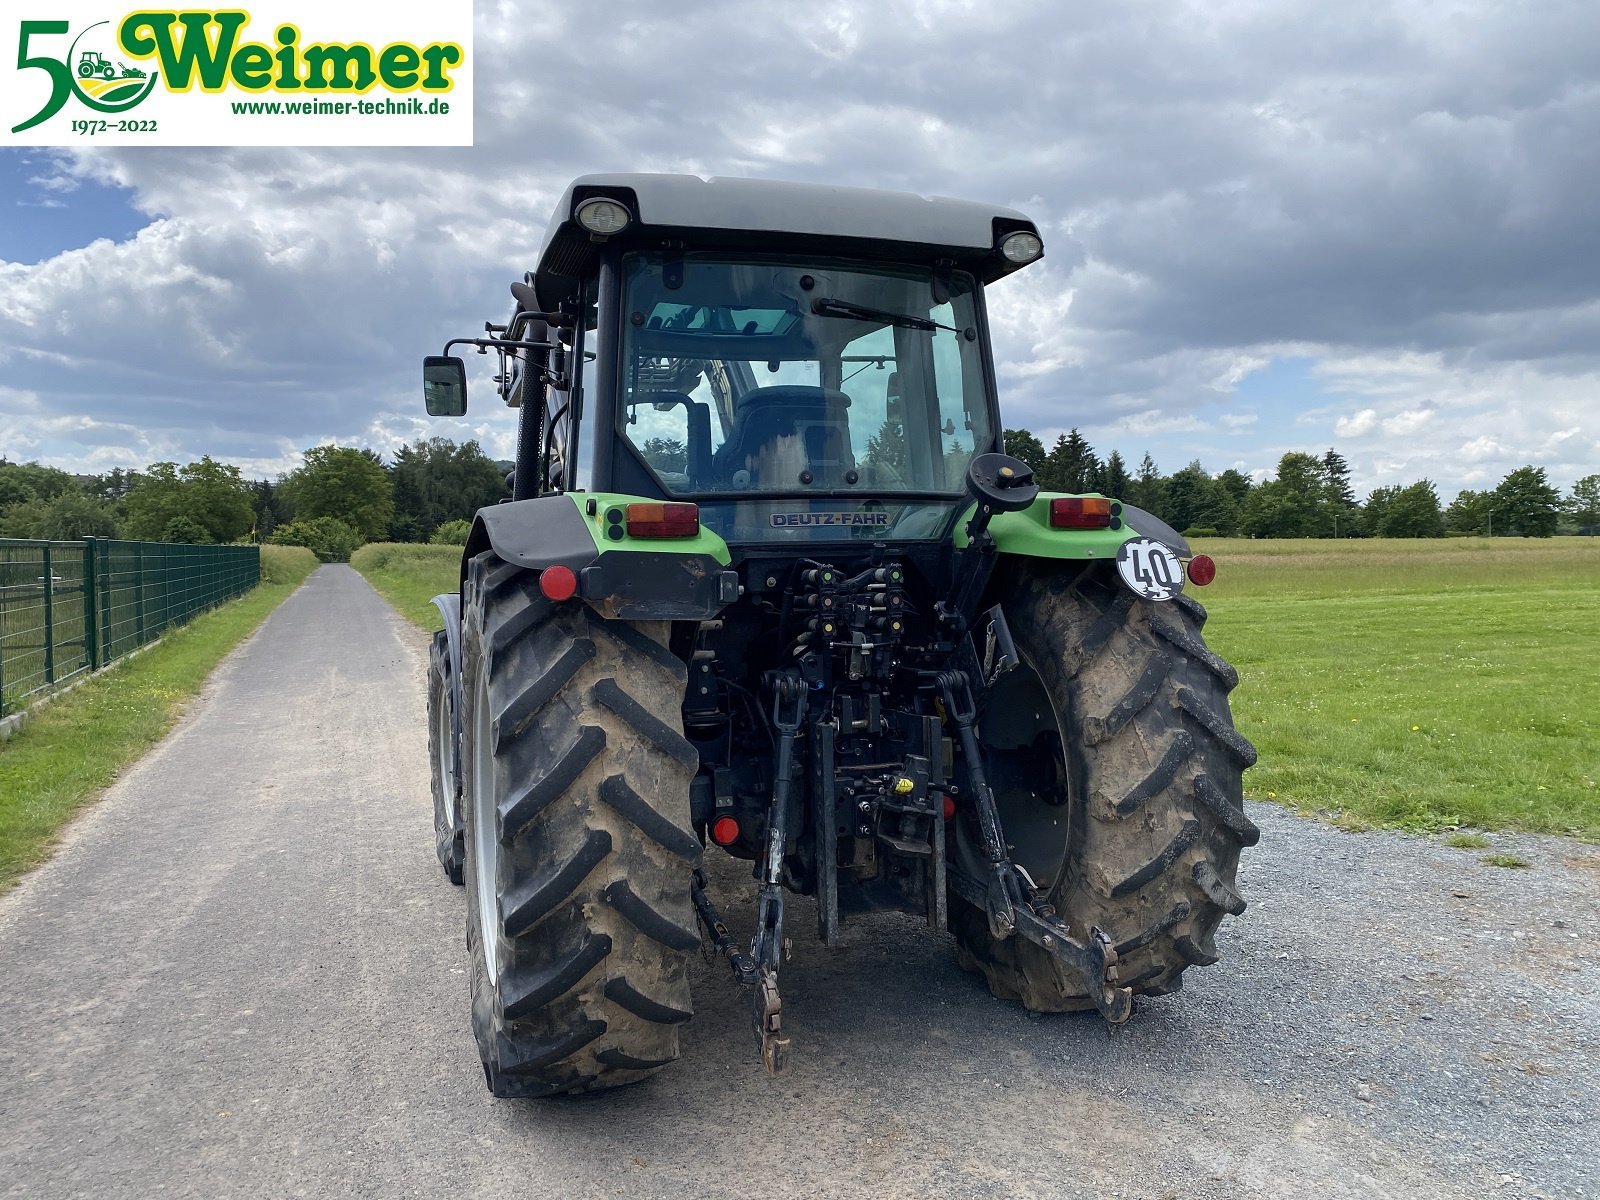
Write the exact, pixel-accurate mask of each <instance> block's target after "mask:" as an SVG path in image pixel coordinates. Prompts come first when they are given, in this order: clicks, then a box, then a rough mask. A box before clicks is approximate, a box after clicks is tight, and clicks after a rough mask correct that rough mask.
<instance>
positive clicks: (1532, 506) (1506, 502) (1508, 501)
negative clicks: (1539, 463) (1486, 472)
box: [1489, 466, 1561, 537]
mask: <svg viewBox="0 0 1600 1200" xmlns="http://www.w3.org/2000/svg"><path fill="white" fill-rule="evenodd" d="M1560 509H1561V493H1560V492H1558V491H1556V489H1555V488H1553V487H1551V486H1550V481H1549V480H1548V479H1546V478H1545V473H1544V468H1543V467H1534V466H1527V467H1518V468H1517V469H1516V470H1515V471H1512V472H1511V474H1509V475H1507V476H1506V477H1505V478H1504V479H1502V480H1501V481H1500V484H1499V486H1498V487H1496V488H1495V489H1494V493H1493V497H1492V499H1491V500H1490V502H1489V510H1490V515H1491V516H1492V517H1493V518H1494V528H1495V530H1496V531H1497V532H1499V533H1501V534H1510V533H1518V534H1521V535H1522V536H1523V537H1549V536H1551V535H1552V534H1553V533H1555V531H1556V522H1557V520H1558V518H1559V514H1560Z"/></svg>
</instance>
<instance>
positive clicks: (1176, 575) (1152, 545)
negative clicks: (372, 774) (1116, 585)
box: [1117, 538, 1183, 600]
mask: <svg viewBox="0 0 1600 1200" xmlns="http://www.w3.org/2000/svg"><path fill="white" fill-rule="evenodd" d="M1117 571H1118V573H1119V574H1121V576H1122V582H1123V583H1125V584H1127V585H1128V587H1129V588H1130V589H1131V590H1132V591H1133V592H1134V593H1136V594H1137V595H1140V596H1143V597H1144V598H1145V599H1146V600H1171V599H1172V598H1173V597H1174V596H1176V595H1177V594H1178V593H1179V592H1181V591H1183V563H1181V562H1180V561H1178V556H1177V555H1176V554H1174V553H1173V552H1172V549H1171V547H1169V546H1166V545H1163V544H1162V543H1161V542H1158V541H1156V540H1155V539H1154V538H1132V539H1130V540H1129V541H1126V542H1123V543H1122V546H1121V548H1120V549H1119V550H1118V551H1117Z"/></svg>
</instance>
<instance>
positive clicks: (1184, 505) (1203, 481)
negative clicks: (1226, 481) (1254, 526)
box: [1161, 459, 1239, 536]
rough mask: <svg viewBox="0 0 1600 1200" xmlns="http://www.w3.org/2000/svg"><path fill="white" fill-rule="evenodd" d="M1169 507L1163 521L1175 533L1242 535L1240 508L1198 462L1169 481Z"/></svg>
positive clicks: (1225, 489)
mask: <svg viewBox="0 0 1600 1200" xmlns="http://www.w3.org/2000/svg"><path fill="white" fill-rule="evenodd" d="M1166 487H1167V507H1166V509H1165V511H1163V512H1162V514H1161V516H1162V518H1163V519H1164V520H1165V521H1166V522H1167V523H1168V524H1169V525H1171V526H1172V527H1173V528H1174V529H1178V530H1183V529H1215V530H1216V531H1217V532H1218V533H1220V534H1223V535H1226V536H1232V535H1233V534H1234V533H1235V532H1237V531H1238V526H1239V506H1238V505H1237V504H1235V503H1234V502H1233V497H1232V496H1231V495H1230V494H1229V493H1228V489H1227V488H1225V487H1223V486H1222V485H1221V484H1220V483H1218V482H1217V481H1216V480H1215V479H1213V478H1211V476H1210V475H1207V474H1206V469H1205V468H1204V467H1202V466H1201V465H1200V460H1199V459H1195V460H1194V461H1193V462H1191V463H1190V464H1189V465H1188V466H1186V467H1184V468H1183V470H1181V471H1175V472H1174V473H1173V474H1171V475H1169V476H1168V477H1167V480H1166Z"/></svg>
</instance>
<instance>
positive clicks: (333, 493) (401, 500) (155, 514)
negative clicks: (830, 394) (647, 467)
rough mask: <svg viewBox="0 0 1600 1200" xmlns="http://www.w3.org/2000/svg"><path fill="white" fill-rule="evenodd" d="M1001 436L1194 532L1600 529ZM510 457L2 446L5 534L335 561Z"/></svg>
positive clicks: (437, 509)
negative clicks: (256, 467) (41, 454)
mask: <svg viewBox="0 0 1600 1200" xmlns="http://www.w3.org/2000/svg"><path fill="white" fill-rule="evenodd" d="M1005 447H1006V450H1007V452H1008V453H1010V454H1013V455H1015V456H1016V457H1018V458H1020V459H1022V460H1023V461H1024V462H1026V463H1027V464H1028V465H1029V466H1030V467H1031V468H1032V469H1033V471H1034V474H1035V476H1036V478H1037V479H1038V480H1039V483H1040V485H1041V486H1042V487H1044V488H1046V489H1047V490H1050V491H1061V492H1102V493H1104V494H1105V495H1108V496H1114V497H1117V498H1118V499H1121V500H1125V501H1127V502H1128V503H1130V504H1134V505H1137V506H1138V507H1140V508H1143V509H1146V510H1147V511H1149V512H1152V513H1155V514H1156V515H1157V516H1159V517H1161V518H1162V519H1163V520H1165V521H1166V522H1167V523H1168V524H1169V525H1171V526H1173V527H1174V528H1175V529H1178V530H1180V531H1183V532H1185V533H1188V534H1190V535H1191V536H1197V537H1198V536H1219V537H1277V538H1325V537H1401V538H1416V537H1444V536H1447V535H1450V534H1456V535H1464V534H1483V535H1492V536H1524V537H1548V536H1550V535H1552V534H1555V533H1588V534H1594V533H1596V532H1600V474H1595V475H1588V476H1585V477H1584V478H1582V479H1580V480H1578V481H1577V483H1576V484H1574V485H1573V488H1572V491H1571V493H1570V494H1569V495H1567V496H1565V497H1563V496H1562V495H1561V493H1560V492H1559V491H1558V490H1557V489H1556V488H1555V487H1553V486H1552V485H1551V484H1550V482H1549V480H1548V478H1547V477H1546V475H1545V471H1544V469H1543V468H1542V467H1535V466H1531V465H1530V466H1524V467H1518V468H1517V469H1516V470H1514V471H1512V472H1510V473H1509V474H1507V475H1506V477H1505V478H1504V479H1502V480H1501V481H1500V483H1499V484H1498V485H1497V486H1496V487H1494V488H1492V489H1488V490H1484V491H1470V490H1467V491H1462V492H1460V493H1458V494H1457V495H1456V497H1455V499H1453V500H1452V501H1451V502H1450V503H1449V504H1448V505H1445V504H1443V503H1442V502H1441V500H1440V498H1439V495H1438V492H1437V491H1436V489H1435V488H1434V485H1433V483H1432V482H1430V481H1429V480H1427V479H1421V480H1418V481H1417V482H1415V483H1412V484H1409V485H1407V486H1405V487H1398V486H1397V487H1380V488H1374V489H1373V490H1372V491H1371V492H1370V493H1369V494H1368V495H1367V497H1366V499H1365V500H1364V501H1358V500H1357V498H1356V495H1355V491H1354V489H1353V488H1352V487H1351V484H1350V466H1349V464H1348V463H1347V462H1346V461H1345V459H1344V458H1343V456H1341V455H1340V454H1339V453H1338V452H1337V451H1335V450H1332V449H1330V450H1328V451H1327V452H1326V453H1324V454H1322V455H1320V456H1318V455H1312V454H1303V453H1299V452H1291V453H1288V454H1285V455H1284V456H1283V457H1282V459H1280V460H1279V462H1278V469H1277V473H1276V474H1275V475H1274V476H1273V477H1272V478H1270V479H1265V480H1262V481H1259V482H1258V481H1256V480H1253V479H1252V478H1251V477H1250V476H1249V475H1246V474H1245V473H1243V472H1242V471H1238V470H1235V469H1233V468H1229V469H1228V470H1225V471H1221V472H1219V473H1217V474H1214V475H1213V474H1211V473H1209V472H1207V471H1206V470H1205V468H1204V467H1202V466H1201V464H1200V463H1199V462H1198V461H1194V462H1191V463H1189V465H1188V466H1186V467H1183V468H1181V469H1180V470H1178V471H1175V472H1173V473H1172V474H1170V475H1163V474H1162V473H1161V471H1160V470H1159V469H1158V468H1157V466H1156V464H1155V462H1154V461H1153V460H1152V459H1151V457H1150V455H1149V454H1146V455H1144V457H1143V458H1142V459H1141V460H1140V462H1139V464H1138V466H1137V467H1134V468H1132V469H1131V470H1130V469H1129V467H1128V465H1127V463H1126V462H1125V461H1124V460H1123V458H1122V456H1121V455H1120V454H1119V453H1118V452H1117V451H1115V450H1113V451H1112V452H1111V453H1110V454H1109V455H1107V456H1106V457H1105V458H1103V459H1102V458H1101V457H1100V456H1099V455H1098V454H1096V453H1095V450H1094V448H1093V447H1092V446H1091V445H1090V444H1089V443H1088V441H1087V440H1086V439H1085V438H1084V437H1083V435H1082V434H1080V433H1079V432H1078V431H1077V430H1076V429H1074V430H1072V431H1071V432H1070V433H1064V434H1061V435H1060V436H1059V437H1057V439H1056V441H1055V444H1054V445H1052V446H1051V447H1050V448H1049V449H1048V450H1046V449H1045V447H1044V445H1043V443H1042V442H1040V440H1039V439H1038V438H1037V437H1035V436H1034V435H1033V434H1032V433H1030V432H1029V431H1028V430H1025V429H1008V430H1006V431H1005ZM510 468H511V464H510V463H508V462H503V461H495V460H492V459H490V458H489V457H488V456H487V455H485V454H484V453H483V450H482V449H481V448H480V447H479V445H478V443H476V442H467V443H465V444H461V445H458V444H457V443H455V442H452V441H450V440H449V439H448V438H427V439H423V440H421V441H418V442H417V443H416V444H415V445H405V446H402V447H401V448H400V449H399V450H398V451H396V452H395V454H394V456H393V460H392V461H390V462H385V461H384V460H383V458H382V457H381V456H380V455H379V454H377V453H376V452H374V451H372V450H365V449H356V448H353V447H344V446H314V447H312V448H311V449H309V450H307V451H306V452H305V455H304V456H303V458H302V461H301V463H300V465H299V466H298V467H296V468H295V469H294V470H292V471H289V472H286V473H285V474H282V475H279V476H278V477H277V478H275V479H271V480H268V479H253V480H252V479H246V478H245V477H244V475H243V474H242V473H241V471H240V470H239V468H238V467H236V466H231V465H229V464H227V463H222V462H218V461H217V460H215V459H213V458H211V457H209V456H206V457H202V458H201V459H200V460H199V461H197V462H191V463H188V464H186V465H184V466H179V465H177V464H176V463H170V462H163V463H156V464H155V465H154V466H152V467H150V468H148V469H147V470H145V471H124V470H121V469H118V470H113V471H110V472H107V473H106V474H103V475H71V474H68V473H67V472H66V471H62V470H60V469H58V468H55V467H49V466H42V465H40V464H39V463H36V462H29V463H14V462H9V461H7V460H6V459H4V458H0V537H12V538H59V539H76V538H81V537H123V538H134V539H139V540H144V541H165V542H198V543H212V542H215V543H225V542H239V541H258V542H265V541H276V542H287V543H290V544H295V545H304V546H310V547H311V548H312V549H313V550H315V551H316V552H317V554H318V555H319V556H320V557H322V558H324V559H327V560H330V561H334V560H341V559H344V558H348V557H349V555H350V552H351V551H352V550H354V549H355V548H356V547H357V546H359V545H361V544H362V543H364V542H368V541H384V540H388V541H398V542H426V541H439V542H453V543H457V544H460V543H464V542H465V541H466V535H467V531H468V527H469V523H470V521H471V519H472V515H473V513H475V512H476V511H477V510H478V509H479V508H481V507H483V506H484V505H487V504H493V503H495V502H496V501H499V500H502V499H504V498H505V496H506V483H505V475H506V472H507V471H509V470H510Z"/></svg>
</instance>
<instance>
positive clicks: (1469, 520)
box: [1444, 490, 1493, 533]
mask: <svg viewBox="0 0 1600 1200" xmlns="http://www.w3.org/2000/svg"><path fill="white" fill-rule="evenodd" d="M1492 494H1493V493H1491V492H1474V491H1471V490H1463V491H1460V492H1457V493H1456V498H1455V499H1454V500H1452V501H1450V507H1449V508H1447V509H1445V510H1444V523H1445V526H1446V527H1447V528H1448V529H1449V530H1450V531H1451V532H1452V533H1487V532H1488V527H1489V500H1490V497H1491V496H1492Z"/></svg>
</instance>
